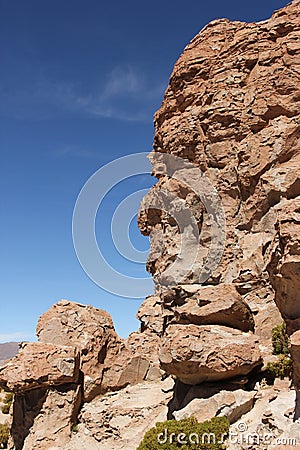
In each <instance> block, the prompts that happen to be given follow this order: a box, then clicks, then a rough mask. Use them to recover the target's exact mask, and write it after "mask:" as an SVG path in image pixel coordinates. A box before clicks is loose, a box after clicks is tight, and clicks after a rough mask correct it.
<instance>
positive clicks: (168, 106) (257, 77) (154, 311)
mask: <svg viewBox="0 0 300 450" xmlns="http://www.w3.org/2000/svg"><path fill="white" fill-rule="evenodd" d="M299 15H300V3H299V1H294V2H293V3H291V4H290V5H288V6H287V7H286V8H283V9H282V10H280V11H277V12H275V13H274V15H273V16H272V18H271V19H269V20H267V21H264V22H260V23H250V24H247V23H242V22H230V21H229V20H226V19H221V20H216V21H214V22H212V23H210V24H208V25H207V26H206V27H205V28H204V29H203V30H202V31H201V32H200V33H199V34H198V35H197V36H196V37H195V38H194V39H193V40H192V41H191V43H190V44H189V45H188V46H187V47H186V48H185V50H184V53H183V54H182V55H181V57H180V58H179V60H178V62H177V63H176V65H175V67H174V70H173V73H172V75H171V78H170V83H169V86H168V88H167V91H166V93H165V97H164V100H163V103H162V106H161V108H160V110H159V111H158V112H157V113H156V115H155V128H156V132H155V137H154V149H153V152H152V153H151V154H150V159H151V161H152V164H153V174H154V175H155V176H156V177H157V178H158V182H157V184H156V185H155V186H154V187H153V188H152V189H151V190H150V192H149V194H148V195H147V196H146V197H145V198H144V200H143V202H142V204H141V209H140V213H139V226H140V229H141V231H142V232H143V233H144V234H147V235H150V239H151V251H150V255H149V259H148V262H147V267H148V270H149V271H150V272H151V273H152V275H153V278H154V281H155V294H154V295H153V296H151V297H149V298H147V299H146V300H145V302H144V303H143V304H142V305H141V307H140V309H139V311H138V318H139V320H140V322H141V327H140V330H139V332H137V333H132V334H131V335H130V336H129V338H128V339H121V338H120V337H119V336H117V334H116V333H115V330H114V327H113V323H112V320H111V318H110V316H109V315H108V314H107V313H106V312H104V311H102V310H99V309H95V308H92V307H88V306H84V305H80V304H77V303H72V302H69V301H61V302H59V303H57V304H56V305H54V306H53V307H52V308H51V309H50V310H49V311H48V312H47V313H45V314H44V315H43V316H42V317H41V319H40V320H39V323H38V326H37V336H38V341H39V342H38V343H34V344H23V345H22V346H21V349H20V352H19V354H18V355H17V356H16V357H15V358H13V359H12V360H10V361H8V362H6V363H5V365H4V366H3V367H2V368H1V369H0V385H1V386H3V387H4V388H5V389H9V390H11V391H13V392H14V393H15V394H16V395H15V400H14V404H13V417H12V424H11V430H12V432H11V434H12V437H11V440H10V444H9V448H10V449H15V450H21V449H26V450H27V449H28V450H29V449H42V450H43V449H45V450H46V449H49V450H50V449H53V450H54V449H58V448H59V449H65V450H70V449H72V450H75V449H77V448H78V449H79V448H80V449H81V448H89V449H91V450H92V449H102V448H103V449H104V448H112V449H114V450H121V449H126V450H135V448H136V446H137V445H138V442H139V441H140V440H141V438H142V436H143V434H144V433H145V431H147V430H148V429H149V428H150V427H152V426H153V425H154V424H155V422H156V421H157V420H166V419H167V418H172V417H175V418H177V419H180V418H182V417H189V416H190V415H195V416H197V417H198V418H200V419H203V418H210V417H211V416H213V415H216V414H217V415H226V416H227V417H228V418H229V419H230V421H231V422H232V423H233V424H234V422H236V421H237V420H238V419H239V418H241V419H242V420H243V421H244V424H246V425H247V426H249V427H250V428H251V427H252V428H251V429H253V431H256V430H257V429H260V430H261V428H259V427H261V426H264V427H265V428H266V430H267V431H268V432H269V433H270V432H272V433H273V434H272V436H273V437H274V439H275V437H278V436H280V435H281V434H282V433H284V432H287V430H288V431H289V432H291V434H293V435H297V429H296V428H295V426H296V427H297V426H298V427H299V425H297V423H293V420H296V419H297V418H299V416H300V412H299V411H300V407H299V400H300V395H299V389H300V380H299V367H300V359H299V358H300V356H299V353H300V350H299V348H300V338H299V333H300V306H299V305H300V303H299V299H298V291H299V289H300V272H299V261H300V245H299V222H300V218H299V211H300V204H299V190H300V182H299V175H298V174H299V172H298V170H299V169H298V167H299V162H300V120H299V119H300V118H299V112H300V111H299V104H300V89H299V86H300V84H299V81H300V47H299V38H300V22H299ZM282 318H283V319H284V320H285V321H286V323H287V329H288V333H289V334H290V335H291V355H292V358H293V364H294V371H293V383H294V388H293V389H291V387H290V383H289V381H287V380H285V381H283V382H282V385H280V383H278V381H277V388H276V386H272V387H267V386H266V385H264V381H262V379H263V376H264V375H263V374H264V372H263V365H265V363H266V362H268V361H269V360H270V359H271V358H274V355H272V344H271V330H272V328H273V327H274V326H275V325H278V324H280V323H281V321H282ZM174 380H175V383H174ZM279 385H280V386H281V387H279V388H278V386H279ZM295 399H296V400H298V404H297V407H296V409H295V408H294V402H295ZM241 416H242V417H241ZM274 433H275V434H274ZM272 443H274V442H273V441H272ZM229 448H230V447H229ZM234 448H243V449H244V448H253V447H251V446H250V447H238V446H235V447H234ZM257 448H261V449H262V448H264V449H265V448H266V446H262V447H257ZM274 448H275V447H274Z"/></svg>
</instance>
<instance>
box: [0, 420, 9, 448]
mask: <svg viewBox="0 0 300 450" xmlns="http://www.w3.org/2000/svg"><path fill="white" fill-rule="evenodd" d="M8 438H9V428H8V426H7V425H2V424H0V448H6V447H7V442H8Z"/></svg>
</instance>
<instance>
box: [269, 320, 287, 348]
mask: <svg viewBox="0 0 300 450" xmlns="http://www.w3.org/2000/svg"><path fill="white" fill-rule="evenodd" d="M272 344H273V353H274V355H288V354H289V336H288V334H287V332H286V324H285V322H283V323H282V324H281V325H277V326H276V327H274V328H273V330H272Z"/></svg>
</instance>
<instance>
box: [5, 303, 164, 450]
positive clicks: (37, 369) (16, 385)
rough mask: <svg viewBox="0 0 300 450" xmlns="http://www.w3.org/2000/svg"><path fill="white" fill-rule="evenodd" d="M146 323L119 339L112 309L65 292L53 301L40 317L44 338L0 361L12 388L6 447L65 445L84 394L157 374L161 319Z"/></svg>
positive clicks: (40, 336)
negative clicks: (70, 297) (80, 300)
mask: <svg viewBox="0 0 300 450" xmlns="http://www.w3.org/2000/svg"><path fill="white" fill-rule="evenodd" d="M143 309H144V311H147V310H148V308H147V307H146V306H145V307H142V309H141V311H142V310H143ZM143 314H144V313H143ZM149 320H150V319H149ZM144 328H145V331H144V332H137V333H132V334H131V335H130V336H129V337H128V339H121V338H120V337H119V336H118V335H117V334H116V332H115V330H114V326H113V322H112V319H111V317H110V315H109V314H108V313H107V312H105V311H102V310H101V309H97V308H93V307H92V306H85V305H82V304H79V303H73V302H70V301H67V300H61V301H60V302H58V303H56V304H55V305H53V306H52V307H51V308H50V309H49V311H47V312H46V313H45V314H43V315H42V316H41V318H40V319H39V322H38V325H37V336H38V340H39V342H37V343H24V344H22V345H21V348H20V351H19V353H18V354H17V355H16V356H15V357H14V358H12V359H11V360H9V361H7V362H6V364H5V365H4V366H3V367H1V369H0V385H1V386H2V387H4V388H5V389H8V390H10V391H12V392H14V393H15V400H14V403H13V419H12V423H11V433H12V437H11V441H10V444H9V448H10V449H15V450H21V449H24V450H33V449H36V450H37V449H39V450H40V449H48V448H49V449H50V448H60V449H61V448H64V445H67V443H68V442H69V440H70V436H71V429H72V427H73V426H74V424H76V421H77V416H78V412H79V409H80V408H81V406H82V405H83V404H84V403H85V402H91V401H92V400H93V399H94V398H95V397H97V396H99V395H103V394H104V393H106V392H109V391H117V390H120V389H121V388H124V387H126V386H127V385H135V384H137V383H141V382H143V381H144V380H147V381H152V382H155V381H157V380H160V379H161V375H162V371H161V369H160V367H159V359H158V345H159V336H158V334H157V332H156V331H155V330H156V329H157V327H156V326H153V327H151V326H149V325H147V326H146V325H145V327H144ZM157 331H158V329H157Z"/></svg>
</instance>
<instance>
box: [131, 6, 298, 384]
mask: <svg viewBox="0 0 300 450" xmlns="http://www.w3.org/2000/svg"><path fill="white" fill-rule="evenodd" d="M299 8H300V5H299V2H293V3H291V4H290V5H288V6H287V7H286V8H283V9H282V10H280V11H277V12H275V13H274V14H273V16H272V18H271V19H270V20H267V21H264V22H260V23H249V24H245V23H241V22H230V21H229V20H226V19H222V20H217V21H214V22H212V23H210V24H208V25H207V26H206V27H205V28H204V29H203V30H202V31H201V32H200V33H199V34H198V35H197V36H196V37H195V38H194V39H193V40H192V41H191V43H190V44H189V45H188V46H187V47H186V48H185V50H184V52H183V54H182V55H181V57H180V58H179V60H178V61H177V63H176V64H175V67H174V70H173V73H172V74H171V78H170V83H169V86H168V88H167V90H166V93H165V97H164V100H163V103H162V106H161V108H160V109H159V111H158V112H157V113H156V115H155V130H156V132H155V137H154V148H153V152H152V153H151V154H150V160H151V162H152V166H153V174H154V175H155V176H156V177H157V178H158V182H157V184H156V185H155V186H154V187H153V188H152V189H151V190H150V192H149V193H148V194H147V196H146V197H145V198H144V200H143V202H142V205H141V209H140V215H139V225H140V228H141V231H142V232H143V233H144V234H148V235H150V239H151V251H150V255H149V260H148V269H149V270H150V272H151V273H152V275H153V278H154V281H155V283H156V294H157V295H160V297H161V308H162V317H163V319H164V324H163V337H162V345H161V347H162V348H161V355H160V359H161V363H162V367H163V368H164V369H165V370H166V371H167V372H168V373H171V374H174V375H176V377H177V378H178V379H179V380H181V381H182V382H184V383H191V384H193V383H196V382H200V381H201V380H203V379H209V377H210V376H212V379H220V378H224V377H226V376H227V377H228V378H230V377H231V376H232V373H234V371H235V370H236V374H238V373H240V374H243V375H245V374H246V373H247V372H250V371H251V370H252V369H253V368H254V367H255V366H257V365H259V364H260V363H261V360H260V356H259V352H260V355H261V357H262V359H263V360H264V362H265V363H266V362H267V361H269V360H270V357H271V353H272V348H271V346H270V334H271V330H272V328H273V327H274V326H275V325H276V324H278V323H280V321H281V320H282V319H281V317H280V314H281V315H282V317H283V319H284V320H285V321H286V323H287V327H288V331H289V333H290V334H292V333H294V332H297V330H299V328H300V321H299V320H300V319H299V318H300V303H299V299H298V297H297V295H298V294H297V292H298V290H299V288H300V272H299V261H300V246H299V219H300V216H299V211H300V209H299V206H300V204H299V201H300V200H299V194H300V180H299V163H300V117H299V114H300V108H299V106H300V90H299V81H300V48H299V45H298V42H299V37H300V24H299ZM179 158H180V159H179ZM183 160H185V161H188V162H187V163H182V162H181V161H183ZM178 161H179V162H178ZM189 162H190V163H192V164H189ZM195 167H196V168H197V169H198V171H199V173H200V175H201V178H202V179H203V180H204V181H202V185H201V183H200V182H199V183H198V185H197V184H196V183H194V182H191V179H192V178H193V177H194V173H195ZM200 171H201V172H200ZM199 178H200V176H199ZM210 184H211V185H213V186H214V188H216V191H217V194H218V196H219V198H220V205H221V206H220V205H219V206H218V208H217V209H216V207H215V206H214V205H213V207H214V209H215V211H213V213H215V216H217V215H218V214H220V210H221V208H223V210H224V216H225V220H226V236H225V234H224V238H223V239H224V252H223V255H222V259H221V261H220V264H219V265H218V268H217V269H216V270H214V271H213V273H211V274H209V276H207V277H206V278H205V279H204V282H202V283H200V281H201V277H202V276H203V267H205V264H207V261H206V258H207V255H208V252H209V246H210V245H211V244H212V240H213V229H212V225H211V223H212V220H213V219H212V215H213V213H211V212H210V211H209V208H207V205H205V204H204V203H205V201H203V198H204V200H205V190H207V189H210ZM166 197H167V198H168V203H167V202H166V201H165V198H166ZM180 201H181V202H182V201H184V202H185V208H187V209H188V210H189V211H190V213H191V215H192V217H193V220H194V222H195V223H196V226H197V228H198V230H199V238H198V246H199V251H198V253H197V254H196V255H195V256H193V258H194V259H193V261H192V264H190V267H188V265H187V264H186V267H188V270H186V271H185V272H184V270H183V271H182V273H180V275H181V277H180V280H179V282H178V278H179V277H178V275H179V272H178V271H177V272H176V273H175V272H174V273H173V277H172V270H171V269H170V268H171V267H172V265H173V266H174V268H175V263H174V261H175V262H176V257H178V255H179V253H180V243H181V244H182V243H183V244H182V245H184V241H187V240H188V239H189V238H190V236H191V234H192V231H191V229H189V227H190V224H191V221H186V223H184V222H183V221H182V220H181V218H180V215H179V214H178V208H179V206H178V205H179V202H180ZM206 202H207V199H206ZM211 203H213V202H212V200H211ZM176 208H177V209H176ZM182 208H183V207H182ZM174 211H177V212H176V214H175V213H174ZM172 212H173V216H172ZM190 228H191V227H190ZM223 228H224V231H225V224H224V225H223ZM193 232H194V231H193ZM194 234H195V232H194ZM190 239H191V238H190ZM187 254H188V253H187ZM188 257H189V254H188ZM181 259H184V255H183V258H181ZM180 264H181V266H182V267H183V262H182V261H181V262H180ZM176 267H178V265H177V266H176ZM168 271H169V273H168V276H166V273H167V272H168ZM204 325H205V326H204ZM224 327H226V333H225V332H224V331H225V328H224ZM237 330H241V331H243V333H242V332H241V331H237ZM237 336H239V351H237V352H233V351H232V347H231V345H232V344H231V343H234V341H235V340H236V339H237ZM164 337H165V338H164ZM226 341H227V342H226ZM208 342H210V346H211V348H209V345H208ZM292 342H295V343H296V342H298V339H296V337H294V338H293V339H292ZM219 343H220V344H221V345H220V347H219ZM247 343H248V345H249V349H250V348H251V358H252V360H251V361H247V362H246V364H244V361H243V357H242V354H243V352H244V351H243V348H244V349H245V355H247ZM224 348H225V349H226V348H228V351H226V350H225V354H226V357H225V358H223V356H224V354H223V351H222V350H221V349H224ZM296 348H297V345H296V344H293V345H292V353H293V354H294V355H296V353H297V350H296ZM209 350H210V351H209ZM215 350H216V352H215V353H214V351H215ZM236 357H237V358H238V359H239V361H238V360H237V359H236ZM249 357H250V355H249ZM210 359H211V360H212V361H213V363H211V361H210ZM213 365H215V369H216V371H217V372H218V371H219V370H220V369H218V368H219V367H221V370H220V373H219V374H217V373H216V371H215V370H214V367H212V366H213ZM298 367H299V362H297V360H296V359H295V361H294V374H295V384H296V386H297V385H298V379H297V375H296V374H297V371H298V370H299V368H298ZM231 371H233V372H231ZM187 372H189V375H187ZM226 372H227V374H226ZM209 374H210V375H209ZM206 376H208V378H206Z"/></svg>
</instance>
